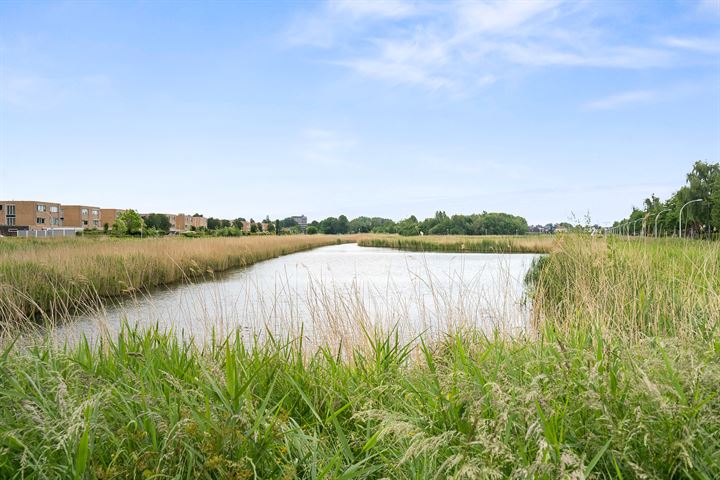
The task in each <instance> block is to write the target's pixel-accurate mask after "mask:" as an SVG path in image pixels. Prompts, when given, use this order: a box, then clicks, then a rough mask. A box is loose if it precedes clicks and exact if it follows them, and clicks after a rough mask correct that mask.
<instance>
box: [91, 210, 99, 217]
mask: <svg viewBox="0 0 720 480" xmlns="http://www.w3.org/2000/svg"><path fill="white" fill-rule="evenodd" d="M92 214H93V217H97V216H99V215H100V212H99V211H97V210H93V211H92Z"/></svg>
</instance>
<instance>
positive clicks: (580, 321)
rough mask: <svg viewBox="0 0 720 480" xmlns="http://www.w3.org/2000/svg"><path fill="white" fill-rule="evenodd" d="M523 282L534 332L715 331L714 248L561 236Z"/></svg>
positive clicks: (718, 251)
mask: <svg viewBox="0 0 720 480" xmlns="http://www.w3.org/2000/svg"><path fill="white" fill-rule="evenodd" d="M528 280H529V281H530V283H532V284H534V286H535V295H534V304H535V308H534V310H533V313H534V323H535V325H536V326H537V327H538V328H541V327H542V328H548V327H553V328H557V329H559V330H562V331H571V330H573V329H575V328H584V327H587V326H593V327H598V328H601V329H602V330H604V331H607V332H612V333H613V334H615V335H617V334H619V333H622V334H623V335H626V336H628V337H630V338H632V339H641V338H646V337H648V336H657V337H667V336H672V337H677V336H682V337H695V336H697V335H701V336H703V337H708V338H711V337H717V335H718V333H719V331H720V243H719V242H705V241H689V240H680V239H646V240H639V241H636V240H629V241H628V240H625V239H618V238H616V237H610V238H609V239H599V240H594V241H591V240H589V239H587V238H578V237H572V236H568V237H566V238H565V239H564V240H563V241H561V242H560V243H559V248H558V249H557V250H556V251H555V253H553V254H552V255H549V256H545V257H541V258H540V259H539V260H538V261H537V263H536V265H535V266H534V268H533V269H532V270H531V272H530V273H529V274H528Z"/></svg>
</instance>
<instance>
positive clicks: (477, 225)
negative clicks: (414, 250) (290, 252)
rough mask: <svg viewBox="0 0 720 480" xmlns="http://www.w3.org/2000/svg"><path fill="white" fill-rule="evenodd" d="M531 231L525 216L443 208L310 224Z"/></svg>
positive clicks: (322, 227) (324, 229) (428, 231)
mask: <svg viewBox="0 0 720 480" xmlns="http://www.w3.org/2000/svg"><path fill="white" fill-rule="evenodd" d="M527 232H528V224H527V221H526V220H525V219H524V218H523V217H519V216H516V215H510V214H508V213H493V212H490V213H489V212H482V213H475V214H471V215H452V216H449V215H447V214H446V213H445V212H443V211H437V212H435V215H434V216H433V217H429V218H426V219H425V220H422V221H420V220H418V219H417V217H415V215H411V216H409V217H407V218H405V219H403V220H400V221H398V222H395V221H393V220H391V219H389V218H381V217H357V218H355V219H353V220H348V218H347V217H346V216H345V215H340V216H339V217H337V218H336V217H328V218H326V219H324V220H321V221H319V222H318V221H315V222H312V223H310V224H309V226H308V229H307V233H310V234H312V233H326V234H343V233H398V234H400V235H404V236H412V235H421V234H422V235H524V234H526V233H527Z"/></svg>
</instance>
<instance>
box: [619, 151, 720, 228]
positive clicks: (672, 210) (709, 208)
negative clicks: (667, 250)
mask: <svg viewBox="0 0 720 480" xmlns="http://www.w3.org/2000/svg"><path fill="white" fill-rule="evenodd" d="M693 200H699V201H694V202H692V203H689V204H688V202H691V201H693ZM683 207H684V208H683ZM681 209H682V225H680V224H679V222H680V210H681ZM656 220H657V232H656V231H655V224H656ZM613 227H616V231H618V232H625V233H628V234H631V235H632V234H635V235H655V234H656V233H657V235H658V236H672V235H679V233H680V231H682V232H683V236H693V237H713V236H717V235H718V234H720V163H707V162H702V161H697V162H695V164H694V165H693V168H692V170H691V171H690V173H688V174H687V175H686V177H685V185H683V186H682V187H681V188H680V189H679V190H678V191H676V192H675V193H673V194H672V195H671V196H670V198H668V199H667V200H665V201H664V202H663V201H661V200H660V199H659V198H658V197H656V196H655V194H652V195H650V197H648V198H646V199H645V200H643V203H642V207H640V208H637V207H633V209H632V212H631V213H630V215H629V216H628V217H627V218H624V219H622V220H618V221H616V222H615V223H614V224H613Z"/></svg>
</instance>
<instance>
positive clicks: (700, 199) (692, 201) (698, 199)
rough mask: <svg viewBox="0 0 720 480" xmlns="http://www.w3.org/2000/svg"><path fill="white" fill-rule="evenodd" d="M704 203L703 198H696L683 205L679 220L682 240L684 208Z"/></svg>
mask: <svg viewBox="0 0 720 480" xmlns="http://www.w3.org/2000/svg"><path fill="white" fill-rule="evenodd" d="M702 201H703V199H702V198H696V199H695V200H690V201H689V202H687V203H686V204H685V205H683V206H682V207H681V208H680V217H679V218H678V230H679V231H680V238H682V211H683V208H685V207H687V206H688V205H690V204H691V203H695V202H702Z"/></svg>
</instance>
